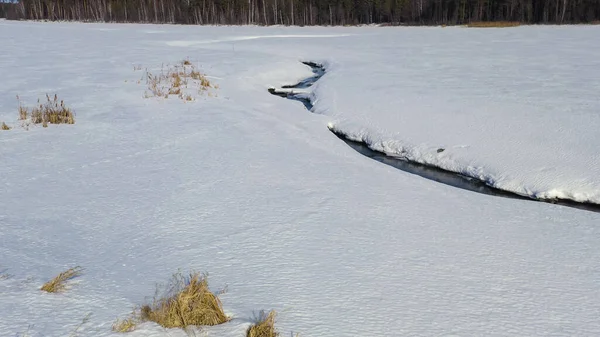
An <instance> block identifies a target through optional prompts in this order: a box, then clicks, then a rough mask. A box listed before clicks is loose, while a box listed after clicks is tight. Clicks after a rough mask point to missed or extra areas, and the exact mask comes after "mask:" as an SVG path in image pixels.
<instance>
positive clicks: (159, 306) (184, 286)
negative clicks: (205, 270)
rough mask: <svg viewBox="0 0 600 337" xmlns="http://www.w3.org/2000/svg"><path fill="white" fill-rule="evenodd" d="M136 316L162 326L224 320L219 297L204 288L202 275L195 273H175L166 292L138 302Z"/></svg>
mask: <svg viewBox="0 0 600 337" xmlns="http://www.w3.org/2000/svg"><path fill="white" fill-rule="evenodd" d="M140 317H141V319H142V320H144V321H153V322H156V323H158V324H160V325H161V326H163V327H165V328H185V327H187V326H190V325H217V324H222V323H225V322H227V321H228V318H227V316H226V315H225V313H224V312H223V307H222V305H221V301H220V300H219V298H218V297H217V295H215V294H213V293H212V292H211V291H210V290H209V289H208V281H207V279H206V276H205V275H201V274H199V273H191V274H190V275H189V276H183V275H182V274H175V275H174V276H173V279H172V281H171V283H170V284H169V288H168V291H167V293H166V295H165V296H164V297H162V298H159V299H156V298H155V299H154V301H153V303H152V304H149V305H144V306H142V308H141V309H140Z"/></svg>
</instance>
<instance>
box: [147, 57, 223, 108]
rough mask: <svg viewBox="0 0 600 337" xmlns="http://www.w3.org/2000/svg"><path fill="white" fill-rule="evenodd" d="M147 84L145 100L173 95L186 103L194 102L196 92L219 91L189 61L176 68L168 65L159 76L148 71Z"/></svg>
mask: <svg viewBox="0 0 600 337" xmlns="http://www.w3.org/2000/svg"><path fill="white" fill-rule="evenodd" d="M146 84H147V86H148V89H147V90H146V92H145V93H144V97H145V98H150V97H162V98H169V96H171V95H173V96H177V97H179V98H180V99H182V100H184V101H192V100H193V96H192V93H193V92H194V91H196V92H197V93H198V94H202V93H203V92H205V91H208V90H209V89H211V88H212V89H217V87H216V86H213V85H212V83H210V81H209V80H208V78H206V76H205V75H204V74H202V73H201V72H199V71H198V70H197V69H196V67H194V65H193V64H192V63H191V62H190V61H189V60H183V61H181V63H180V64H176V65H174V66H168V65H167V68H166V70H165V68H163V69H161V71H160V73H159V74H153V73H151V72H148V71H147V72H146ZM188 97H191V99H188Z"/></svg>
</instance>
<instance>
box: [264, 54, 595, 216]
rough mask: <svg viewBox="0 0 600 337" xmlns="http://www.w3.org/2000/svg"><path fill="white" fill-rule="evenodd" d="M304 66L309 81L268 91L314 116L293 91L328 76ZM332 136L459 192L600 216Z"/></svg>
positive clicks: (313, 66)
mask: <svg viewBox="0 0 600 337" xmlns="http://www.w3.org/2000/svg"><path fill="white" fill-rule="evenodd" d="M302 63H303V64H305V65H307V66H309V67H310V68H311V69H312V72H313V76H311V77H308V78H306V79H304V80H302V81H300V82H298V83H297V84H294V85H284V86H282V87H281V88H280V89H276V88H269V89H268V91H269V93H271V94H272V95H275V96H279V97H283V98H287V99H290V100H294V101H298V102H301V103H302V104H303V105H304V107H305V108H306V109H307V110H308V111H310V112H312V110H313V107H314V106H313V103H312V101H311V99H310V97H309V95H308V94H307V93H306V92H304V91H294V89H307V88H310V87H311V86H312V85H313V84H315V83H316V82H317V81H318V80H319V79H320V78H321V77H323V76H324V75H325V72H326V70H325V67H324V66H323V65H320V64H317V63H314V62H302ZM330 131H331V132H332V133H333V134H335V135H336V136H337V137H338V138H339V139H341V140H343V141H344V142H345V143H346V144H347V145H348V146H350V147H351V148H352V149H354V150H355V151H356V152H358V153H360V154H362V155H364V156H366V157H369V158H371V159H374V160H376V161H378V162H380V163H383V164H386V165H389V166H392V167H395V168H397V169H399V170H402V171H405V172H408V173H411V174H415V175H418V176H420V177H423V178H425V179H429V180H433V181H436V182H438V183H442V184H446V185H450V186H453V187H456V188H461V189H464V190H468V191H472V192H476V193H482V194H487V195H493V196H498V197H504V198H511V199H521V200H530V201H538V202H546V203H552V204H558V205H562V206H567V207H573V208H578V209H582V210H586V211H591V212H598V213H600V205H599V204H592V203H580V202H576V201H572V200H567V199H534V198H529V197H525V196H522V195H519V194H516V193H513V192H509V191H504V190H501V189H497V188H495V187H491V186H489V185H487V184H486V183H485V182H483V181H481V180H479V179H476V178H471V177H467V176H464V175H461V174H458V173H455V172H451V171H446V170H443V169H440V168H437V167H434V166H429V165H423V164H420V163H417V162H412V161H408V160H406V159H400V158H395V157H392V156H389V155H387V154H385V153H382V152H379V151H374V150H372V149H371V148H369V146H368V145H367V144H366V143H363V142H356V141H353V140H349V139H348V138H347V137H346V136H345V135H344V134H343V133H341V132H337V131H334V130H330Z"/></svg>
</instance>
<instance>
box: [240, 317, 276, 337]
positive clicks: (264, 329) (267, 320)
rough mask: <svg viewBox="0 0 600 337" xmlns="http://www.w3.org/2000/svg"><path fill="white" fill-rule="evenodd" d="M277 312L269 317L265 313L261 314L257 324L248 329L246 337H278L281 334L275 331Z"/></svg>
mask: <svg viewBox="0 0 600 337" xmlns="http://www.w3.org/2000/svg"><path fill="white" fill-rule="evenodd" d="M275 315H276V314H275V311H271V312H270V313H269V314H268V315H266V314H265V312H264V311H261V312H260V315H259V317H258V320H257V322H256V323H255V324H254V325H252V326H251V327H250V328H248V332H247V333H246V337H277V336H279V333H278V332H277V330H275Z"/></svg>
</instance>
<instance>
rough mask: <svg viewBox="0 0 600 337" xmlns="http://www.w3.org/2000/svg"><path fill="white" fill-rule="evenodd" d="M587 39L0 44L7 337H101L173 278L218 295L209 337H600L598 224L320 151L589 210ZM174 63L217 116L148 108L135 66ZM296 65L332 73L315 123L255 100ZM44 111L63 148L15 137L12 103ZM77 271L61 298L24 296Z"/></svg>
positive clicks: (126, 38)
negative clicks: (194, 274)
mask: <svg viewBox="0 0 600 337" xmlns="http://www.w3.org/2000/svg"><path fill="white" fill-rule="evenodd" d="M598 33H600V30H599V29H598V28H596V27H520V28H511V29H501V30H496V29H488V30H479V29H463V28H444V29H442V28H375V27H363V28H284V27H273V28H260V27H186V26H168V25H163V26H158V25H101V24H69V23H60V24H57V23H45V24H44V23H31V22H21V23H16V22H10V21H3V22H1V23H0V123H1V122H2V121H4V122H6V123H7V124H9V125H10V126H14V128H13V129H12V130H10V131H0V271H3V270H5V272H6V273H9V274H11V275H12V277H10V278H8V279H0V317H1V318H0V335H1V336H14V335H17V334H19V333H21V334H22V333H25V332H26V331H28V333H29V335H31V336H67V335H69V333H70V331H72V330H73V329H74V328H75V326H77V325H78V324H79V323H80V322H81V319H82V318H83V317H84V316H85V315H86V314H88V313H91V316H90V320H89V321H88V322H87V323H86V324H84V325H83V326H82V327H81V329H80V330H79V335H81V336H108V335H111V334H113V333H112V332H111V329H110V326H111V324H112V322H113V321H114V320H115V318H117V317H125V316H126V315H127V313H129V312H130V311H131V309H132V308H133V307H134V306H136V305H139V304H143V303H144V302H145V301H146V300H147V298H148V297H149V296H152V295H153V294H154V290H155V284H156V283H157V282H158V283H162V282H166V281H168V279H169V277H170V275H171V274H172V273H174V272H176V271H177V270H182V271H188V270H198V271H207V272H209V274H210V277H209V280H210V284H211V286H212V287H213V289H214V290H219V289H222V288H225V287H226V288H227V292H226V293H225V294H224V295H222V297H221V298H222V301H223V304H224V307H225V310H226V311H227V313H228V314H229V315H231V317H232V318H233V319H232V320H231V321H230V322H228V323H226V324H224V325H222V326H218V327H212V328H208V329H203V330H204V332H205V333H206V335H207V336H244V333H245V329H246V328H247V327H248V325H249V324H250V322H251V320H252V317H253V315H254V313H256V312H258V311H259V310H261V309H265V310H270V309H275V310H277V311H278V312H279V316H278V322H277V325H278V327H279V329H280V331H281V332H282V336H289V335H290V333H299V334H300V336H303V337H304V336H305V337H310V336H440V335H444V336H575V335H576V336H597V335H600V321H598V314H599V312H600V265H598V261H600V226H599V225H600V214H598V213H593V212H587V211H581V210H576V209H572V208H566V207H562V206H556V205H551V204H544V203H536V202H531V201H526V200H512V199H505V198H498V197H492V196H487V195H481V194H476V193H472V192H469V191H464V190H460V189H456V188H452V187H449V186H446V185H442V184H438V183H436V182H433V181H429V180H425V179H422V178H420V177H418V176H414V175H411V174H408V173H405V172H402V171H398V170H395V169H393V168H391V167H388V166H386V165H382V164H381V163H378V162H376V161H373V160H371V159H369V158H366V157H363V156H361V155H360V154H358V153H357V152H355V151H354V150H352V149H351V148H350V147H348V146H347V145H346V144H344V143H343V142H342V141H340V140H339V139H338V138H336V137H335V136H334V135H333V134H332V133H331V132H330V131H329V130H328V128H327V127H328V126H330V127H333V128H336V129H338V130H340V131H342V132H344V133H346V134H348V135H350V136H354V137H355V138H357V139H362V140H365V141H367V142H370V143H371V145H372V146H373V147H374V148H378V149H380V150H384V151H387V152H389V153H396V152H398V150H399V149H404V152H403V154H404V155H405V156H408V157H410V158H411V159H413V160H418V161H422V162H426V163H430V164H435V165H439V166H441V167H444V168H447V169H451V170H456V171H459V172H465V173H468V174H474V175H477V176H480V177H482V178H484V179H486V180H488V181H489V182H490V183H493V184H494V185H496V186H498V187H501V188H504V189H507V190H511V191H515V192H517V193H521V194H527V195H535V196H542V197H565V198H573V199H576V200H589V201H595V202H599V201H600V194H599V193H600V150H599V149H600V138H599V137H598V136H597V135H598V132H597V130H599V129H600V115H599V111H600V103H599V99H598V96H597V93H598V92H599V89H600V45H598V44H594V43H592V42H591V41H594V40H595V38H596V36H597V35H598ZM184 58H189V59H190V60H191V61H192V62H194V63H195V64H196V65H197V66H198V67H199V68H200V69H201V70H202V71H203V72H205V73H206V74H207V75H208V76H209V79H210V80H211V81H213V83H215V84H218V86H219V88H218V89H212V90H211V96H209V95H208V94H205V95H203V96H201V97H198V99H197V100H196V101H194V102H184V101H182V100H179V99H174V98H170V99H167V100H165V99H156V98H149V99H147V98H144V97H143V95H144V89H145V88H144V84H143V83H141V84H138V83H137V80H138V79H140V78H142V76H143V71H140V70H134V67H135V66H142V67H143V68H146V67H148V68H149V70H154V71H156V70H160V68H161V65H162V64H167V63H176V62H178V61H181V60H182V59H184ZM301 60H312V61H317V62H321V63H324V64H325V65H326V66H327V68H328V73H327V74H326V75H325V76H324V77H323V78H322V79H321V80H320V81H319V82H318V83H317V84H316V85H315V86H313V87H312V88H311V90H313V91H312V95H313V100H314V103H315V109H314V110H315V112H317V113H318V114H310V113H308V112H307V111H306V110H305V108H304V107H303V105H302V104H301V103H299V102H292V101H289V100H284V99H281V98H278V97H274V96H272V95H269V94H268V93H267V91H266V89H267V88H269V87H270V86H275V87H279V86H281V85H282V84H293V83H295V82H296V81H298V80H299V79H302V78H304V77H307V76H310V75H311V72H310V69H308V68H307V67H306V66H304V65H302V64H301V63H300V62H298V61H301ZM45 93H58V95H59V97H60V98H63V99H64V100H65V102H66V103H67V104H68V105H70V106H71V107H72V108H73V109H74V110H75V112H76V113H77V116H76V118H77V120H76V124H75V125H61V126H50V127H48V128H42V127H30V128H29V130H28V131H27V130H25V129H23V128H21V127H19V124H20V122H19V121H17V116H18V113H17V100H16V98H15V97H16V95H19V96H20V97H21V100H22V101H23V103H24V104H26V105H33V104H34V103H35V101H36V99H37V98H38V97H42V96H43V95H44V94H45ZM438 148H445V151H443V152H441V153H439V154H438V152H437V149H438ZM75 265H80V266H82V267H84V268H85V272H84V275H83V276H82V277H80V278H78V279H77V282H76V284H74V286H73V287H72V288H71V289H70V290H69V291H68V292H65V293H63V294H59V295H56V294H45V293H42V292H40V291H39V290H38V289H39V287H40V286H41V284H42V283H43V282H44V281H46V280H47V279H49V278H51V277H52V276H54V275H55V274H57V273H58V272H60V271H62V270H64V269H66V268H68V267H72V266H75ZM28 327H29V328H28ZM128 335H130V336H185V335H186V334H185V333H184V332H183V331H180V330H177V329H175V330H165V329H163V328H160V327H159V326H157V325H155V324H153V323H145V324H143V325H142V326H140V327H139V328H138V330H136V331H135V332H132V333H130V334H128Z"/></svg>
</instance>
